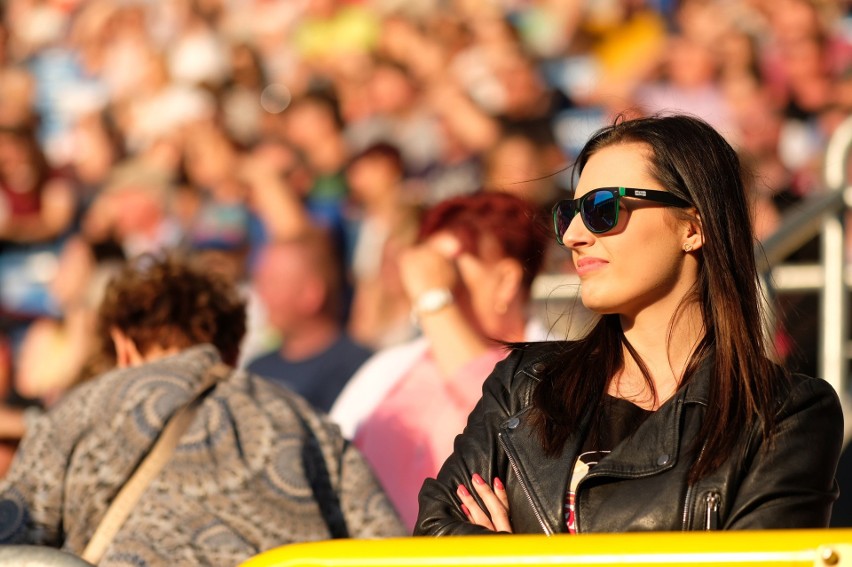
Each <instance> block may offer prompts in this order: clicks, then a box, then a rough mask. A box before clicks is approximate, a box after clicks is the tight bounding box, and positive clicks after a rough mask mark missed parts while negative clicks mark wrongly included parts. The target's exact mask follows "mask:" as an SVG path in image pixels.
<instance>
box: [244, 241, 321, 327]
mask: <svg viewBox="0 0 852 567" xmlns="http://www.w3.org/2000/svg"><path fill="white" fill-rule="evenodd" d="M305 260H306V259H305V257H304V255H303V254H301V253H300V252H299V250H298V249H297V248H296V247H295V246H286V245H282V246H277V247H274V248H270V249H267V250H265V251H263V252H262V254H261V257H260V261H259V263H258V268H257V271H256V272H255V274H254V286H255V289H256V290H257V294H258V296H259V297H260V300H261V302H263V305H264V307H265V308H266V314H267V317H268V320H269V323H270V324H271V325H272V326H273V327H274V328H275V329H276V330H278V331H279V332H280V333H281V334H282V335H284V336H286V335H287V334H289V333H290V332H291V330H292V329H293V328H295V326H296V325H298V324H299V322H300V321H301V320H302V319H303V318H304V317H306V316H307V315H308V313H309V312H310V310H311V307H310V306H308V305H306V304H305V303H306V302H305V294H304V292H305V290H306V288H309V287H311V283H312V282H311V278H310V274H309V273H308V272H309V270H308V267H307V266H306V265H305Z"/></svg>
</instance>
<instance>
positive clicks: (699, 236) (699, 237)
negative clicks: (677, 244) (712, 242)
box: [683, 212, 704, 252]
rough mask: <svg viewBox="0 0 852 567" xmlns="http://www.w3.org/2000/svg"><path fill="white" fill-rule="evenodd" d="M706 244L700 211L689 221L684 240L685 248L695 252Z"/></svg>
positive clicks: (687, 250)
mask: <svg viewBox="0 0 852 567" xmlns="http://www.w3.org/2000/svg"><path fill="white" fill-rule="evenodd" d="M702 246H704V227H703V226H702V224H701V217H700V216H698V212H695V214H694V216H693V217H692V218H691V219H690V220H689V221H687V224H686V235H685V239H684V241H683V249H684V251H686V252H693V251H695V250H698V249H699V248H701V247H702Z"/></svg>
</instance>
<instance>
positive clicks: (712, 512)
mask: <svg viewBox="0 0 852 567" xmlns="http://www.w3.org/2000/svg"><path fill="white" fill-rule="evenodd" d="M704 505H705V509H704V529H705V530H717V529H719V493H718V492H710V493H709V494H707V495H706V496H705V497H704Z"/></svg>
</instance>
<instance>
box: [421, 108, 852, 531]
mask: <svg viewBox="0 0 852 567" xmlns="http://www.w3.org/2000/svg"><path fill="white" fill-rule="evenodd" d="M575 167H576V169H577V172H578V173H579V179H578V183H577V187H576V191H575V197H576V198H575V199H573V200H567V201H562V202H560V203H558V204H557V205H556V207H555V208H554V221H555V222H554V226H555V229H556V238H557V240H558V241H559V242H560V243H562V244H563V245H564V246H565V247H566V248H567V249H568V250H569V251H570V253H571V255H572V258H573V262H574V265H575V267H576V269H577V273H578V275H579V277H580V281H581V298H582V301H583V303H584V305H585V306H586V307H587V308H589V309H591V310H592V311H595V312H597V313H599V314H600V318H599V319H598V320H597V322H596V323H595V324H594V326H593V328H592V329H591V330H590V332H589V333H588V334H587V335H586V336H585V337H584V338H581V339H579V340H576V341H566V342H544V343H527V344H522V345H514V346H513V348H512V352H511V354H510V355H509V356H508V357H507V358H506V359H505V360H504V361H503V362H501V363H499V364H498V365H497V366H496V367H495V369H494V371H493V373H492V374H491V376H490V377H489V378H488V379H487V380H486V382H485V384H484V386H483V396H482V398H481V400H480V401H479V403H478V405H477V406H476V408H475V409H474V410H473V412H472V413H471V415H470V417H469V419H468V424H467V427H466V428H465V430H464V432H463V433H462V434H461V435H459V436H458V437H457V438H456V442H455V448H454V453H453V454H452V455H451V456H450V457H449V459H448V460H447V461H446V462H445V464H444V466H443V467H442V469H441V471H440V472H439V474H438V475H437V478H436V479H427V480H426V482H425V483H424V485H423V487H422V489H421V491H420V512H419V516H418V521H417V526H416V528H415V533H416V534H430V535H445V534H476V533H487V532H488V531H501V532H516V533H541V532H543V533H546V534H553V533H561V532H571V533H579V532H622V531H637V530H653V531H660V530H673V531H681V530H705V529H708V530H709V529H738V528H752V529H768V528H806V527H824V526H827V525H828V522H829V517H830V514H831V506H832V503H833V502H834V500H835V499H836V498H837V488H836V486H837V485H836V483H835V480H834V475H835V469H836V466H837V461H838V457H839V453H840V448H841V443H842V436H843V417H842V412H841V409H840V404H839V400H838V397H837V395H836V393H835V392H834V390H833V389H832V388H831V386H830V385H829V384H827V383H826V382H825V381H823V380H820V379H814V378H809V377H805V376H800V375H793V374H790V373H788V372H786V371H785V370H784V369H783V368H781V367H779V366H778V365H777V364H775V363H774V362H773V361H772V359H771V358H770V355H769V353H770V345H769V344H767V342H768V341H767V337H766V335H765V334H764V333H763V332H762V329H763V327H762V316H761V301H760V289H759V282H758V275H757V271H756V267H755V260H754V255H753V245H754V240H753V238H752V231H751V223H750V219H749V210H748V202H747V198H746V194H745V190H744V188H743V182H742V178H741V175H742V172H741V169H740V164H739V161H738V158H737V156H736V153H735V152H734V150H733V149H732V148H731V146H730V145H729V144H728V143H727V142H726V141H725V140H724V139H723V138H722V137H721V136H720V135H719V134H718V133H717V132H716V131H715V130H713V129H712V128H711V127H710V126H708V125H707V124H706V123H704V122H702V121H701V120H699V119H696V118H692V117H687V116H677V115H676V116H665V117H653V118H643V119H637V120H628V121H617V122H616V123H615V124H614V125H612V126H610V127H607V128H604V129H602V130H600V131H599V132H597V133H596V134H595V135H594V136H593V137H592V138H591V139H590V140H589V141H588V142H587V144H586V145H585V147H584V148H583V150H582V151H581V153H580V155H579V157H578V158H577V161H576V164H575Z"/></svg>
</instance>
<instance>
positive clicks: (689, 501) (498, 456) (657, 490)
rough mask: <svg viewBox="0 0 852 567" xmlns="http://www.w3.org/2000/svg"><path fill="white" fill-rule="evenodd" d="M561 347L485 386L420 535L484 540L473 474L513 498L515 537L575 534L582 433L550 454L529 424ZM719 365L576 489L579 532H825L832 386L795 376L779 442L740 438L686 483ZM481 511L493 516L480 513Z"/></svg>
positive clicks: (835, 417)
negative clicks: (466, 501)
mask: <svg viewBox="0 0 852 567" xmlns="http://www.w3.org/2000/svg"><path fill="white" fill-rule="evenodd" d="M559 350H560V347H559V346H558V344H557V343H539V344H537V345H535V346H530V347H526V348H524V349H521V350H516V351H515V352H513V353H512V354H510V355H509V356H508V357H507V359H506V360H504V361H503V362H501V363H500V364H498V365H497V367H496V368H495V369H494V372H493V373H492V374H491V376H490V377H489V378H488V379H487V380H486V382H485V384H484V385H483V396H482V399H481V400H480V401H479V403H478V404H477V406H476V407H475V408H474V410H473V412H472V413H471V415H470V417H469V420H468V424H467V427H466V428H465V430H464V432H463V433H462V434H461V435H459V436H458V437H457V438H456V441H455V450H454V453H453V454H452V455H451V456H450V457H449V459H448V460H447V461H446V462H445V463H444V466H443V467H442V468H441V471H440V472H439V474H438V477H437V479H427V480H426V482H425V483H424V485H423V487H422V489H421V491H420V513H419V516H418V519H417V525H416V527H415V531H414V533H415V535H446V534H480V533H489V532H487V530H485V529H484V528H481V527H479V526H475V525H473V524H471V523H469V522H468V521H467V520H466V518H465V516H464V515H463V514H462V512H461V510H460V508H459V500H458V498H457V497H456V495H455V491H456V488H457V487H458V485H459V484H465V485H466V486H467V487H468V489H469V490H470V492H471V494H474V495H475V491H474V490H473V487H472V485H471V481H470V478H471V475H472V474H473V473H479V474H480V475H481V476H482V477H483V478H485V479H493V478H494V477H495V476H496V477H499V478H500V479H501V480H502V481H503V483H504V484H505V486H506V490H507V493H508V495H509V511H510V514H511V521H512V528H513V530H514V531H515V532H516V533H542V532H544V533H546V534H553V533H559V532H565V531H567V529H566V526H565V520H564V516H563V513H564V512H563V508H564V502H565V498H566V490H567V486H568V480H569V476H570V472H571V469H572V467H573V463H574V459H575V458H576V455H577V452H578V450H579V449H580V443H581V442H582V438H583V435H582V432H579V433H578V434H577V435H573V436H571V437H570V438H569V440H568V442H567V443H566V444H565V447H564V450H563V451H562V454H561V455H559V456H558V457H549V456H547V455H545V454H544V452H543V450H542V448H541V445H540V443H539V442H538V441H537V439H536V437H535V433H534V432H533V430H532V428H531V425H530V423H529V421H530V420H529V419H528V410H529V408H530V404H531V398H532V393H533V390H534V388H535V386H536V384H538V382H539V381H540V380H541V378H542V377H544V376H546V375H547V373H548V372H552V371H554V370H555V366H556V365H558V364H559V360H558V358H557V354H558V352H559ZM711 366H712V365H711V364H705V365H703V367H702V368H700V369H699V371H698V372H696V374H695V375H694V376H693V377H692V379H691V380H690V381H689V382H688V383H687V384H686V385H685V386H683V387H682V388H680V389H679V390H678V392H677V393H676V394H675V395H674V396H673V397H672V398H671V399H669V400H668V401H666V402H665V403H664V404H663V405H662V406H661V407H660V409H659V410H657V411H656V412H654V413H653V414H652V415H651V416H650V417H648V419H647V420H646V421H645V422H643V423H642V425H641V426H640V427H639V429H638V430H637V431H636V432H635V433H634V434H633V435H632V436H631V437H629V438H628V439H627V440H625V441H624V442H622V443H621V444H620V445H619V446H617V447H616V448H615V449H614V450H613V451H612V453H610V454H609V455H607V456H606V457H605V458H603V459H601V461H600V462H599V463H598V464H597V465H596V466H595V467H594V468H593V469H592V471H591V472H590V473H589V474H588V475H587V476H586V477H585V478H584V479H583V480H582V481H581V482H580V484H579V486H578V488H577V494H576V500H575V506H576V524H577V530H578V531H580V532H622V531H641V530H653V531H680V530H705V529H743V528H751V529H769V528H811V527H825V526H828V522H829V517H830V515H831V507H832V504H833V502H834V501H835V500H836V498H837V495H838V489H837V483H836V482H835V480H834V475H835V469H836V467H837V461H838V458H839V455H840V449H841V444H842V438H843V414H842V412H841V409H840V402H839V400H838V397H837V394H836V393H835V391H834V389H833V388H832V387H831V386H830V385H829V384H828V383H827V382H825V381H824V380H820V379H814V378H808V377H805V376H794V377H793V379H792V383H791V387H790V389H789V391H788V392H787V393H786V395H785V396H783V398H782V399H779V400H778V408H779V409H778V413H777V416H778V421H777V424H778V425H777V429H776V435H775V437H774V439H773V441H772V442H771V443H769V444H767V443H764V442H763V439H762V437H761V435H760V434H759V430H758V426H757V425H755V426H754V427H752V428H750V429H748V430H746V431H743V432H742V434H741V440H740V441H739V444H738V449H737V450H735V451H734V452H733V454H732V456H731V458H730V459H728V461H727V462H726V463H725V464H723V465H722V466H721V467H720V468H719V469H718V470H716V471H715V472H713V473H711V474H710V475H708V476H705V477H704V478H702V479H701V480H699V481H698V482H697V483H695V484H693V485H691V486H690V485H689V484H688V482H687V473H688V470H689V468H690V466H691V465H692V463H693V461H694V459H695V454H696V453H697V452H698V451H696V450H693V445H694V443H693V440H694V439H695V437H696V435H697V432H698V430H699V428H700V426H701V422H702V420H703V419H704V415H705V409H706V407H707V399H708V392H709V385H710V380H712V368H711ZM483 509H485V508H484V507H483Z"/></svg>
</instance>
